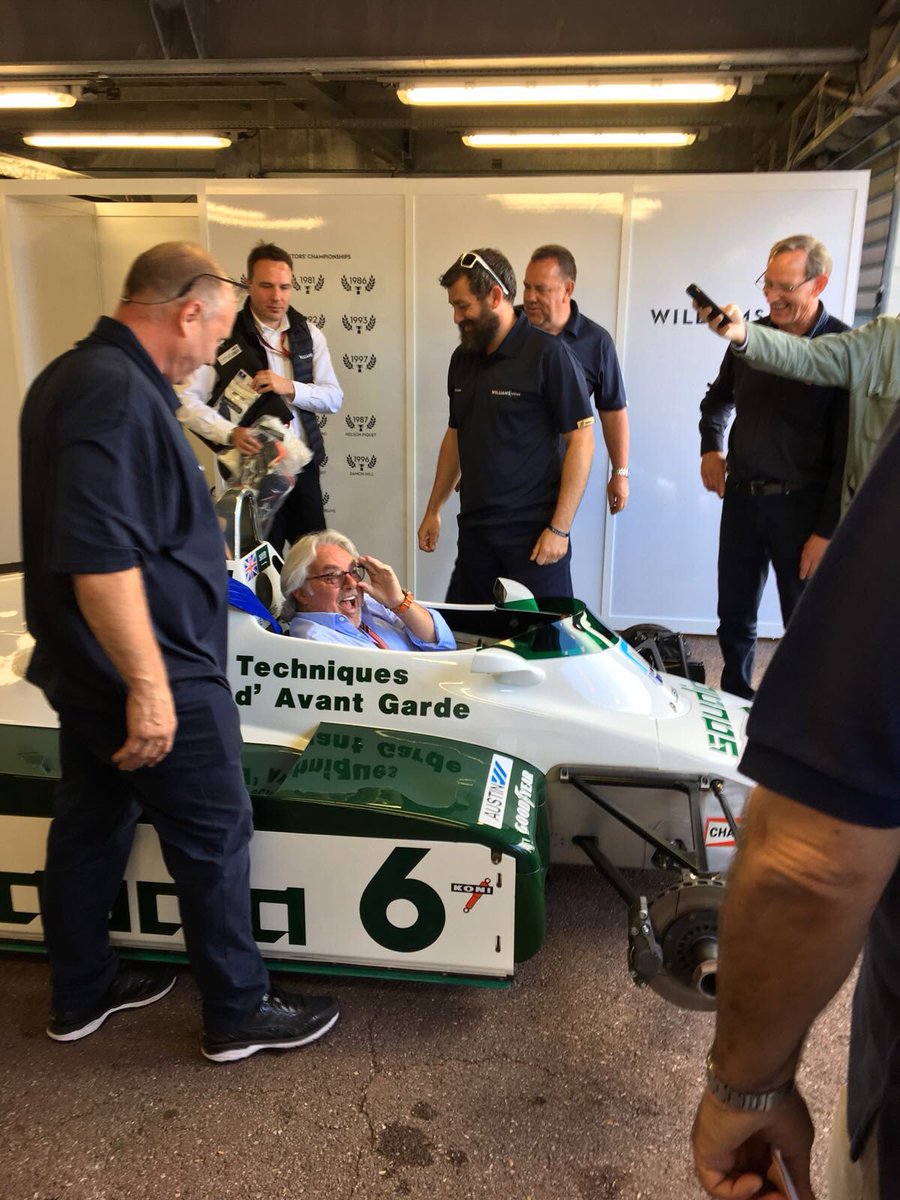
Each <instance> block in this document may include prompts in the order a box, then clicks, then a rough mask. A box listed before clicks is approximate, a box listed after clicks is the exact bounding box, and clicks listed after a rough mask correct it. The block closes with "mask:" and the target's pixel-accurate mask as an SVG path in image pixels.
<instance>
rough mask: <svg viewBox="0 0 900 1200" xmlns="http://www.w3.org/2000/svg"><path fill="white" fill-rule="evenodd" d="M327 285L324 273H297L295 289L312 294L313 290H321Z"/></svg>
mask: <svg viewBox="0 0 900 1200" xmlns="http://www.w3.org/2000/svg"><path fill="white" fill-rule="evenodd" d="M324 286H325V276H324V275H295V276H294V291H295V292H303V293H304V294H305V295H307V296H311V295H312V293H313V292H321V290H322V288H323V287H324Z"/></svg>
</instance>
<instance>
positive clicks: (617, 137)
mask: <svg viewBox="0 0 900 1200" xmlns="http://www.w3.org/2000/svg"><path fill="white" fill-rule="evenodd" d="M696 138H697V135H696V133H688V132H687V131H682V130H673V129H649V130H629V129H610V130H578V129H562V130H552V129H551V130H546V129H545V130H540V129H535V130H531V131H522V132H516V133H465V134H463V139H462V140H463V142H464V143H465V144H466V145H467V146H474V147H475V148H476V149H482V150H516V149H519V150H533V149H536V148H538V147H540V148H542V149H547V150H553V149H556V150H572V149H577V148H579V147H591V146H607V147H617V146H619V147H621V146H690V145H691V143H692V142H694V141H696Z"/></svg>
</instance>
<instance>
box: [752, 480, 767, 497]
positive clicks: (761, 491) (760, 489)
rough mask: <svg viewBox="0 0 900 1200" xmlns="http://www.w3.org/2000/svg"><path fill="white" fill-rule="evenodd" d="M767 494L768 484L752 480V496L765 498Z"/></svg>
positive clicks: (763, 481)
mask: <svg viewBox="0 0 900 1200" xmlns="http://www.w3.org/2000/svg"><path fill="white" fill-rule="evenodd" d="M765 494H766V482H765V480H764V479H751V480H750V495H751V496H764V495H765Z"/></svg>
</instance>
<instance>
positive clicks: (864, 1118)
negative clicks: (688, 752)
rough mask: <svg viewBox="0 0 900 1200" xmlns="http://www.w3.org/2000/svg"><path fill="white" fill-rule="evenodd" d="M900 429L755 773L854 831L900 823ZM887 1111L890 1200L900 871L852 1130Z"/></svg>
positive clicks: (867, 985) (757, 717)
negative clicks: (899, 515)
mask: <svg viewBox="0 0 900 1200" xmlns="http://www.w3.org/2000/svg"><path fill="white" fill-rule="evenodd" d="M898 507H900V426H897V427H895V428H894V430H893V433H892V434H889V435H888V437H887V439H886V440H885V441H884V443H883V445H882V449H881V451H880V452H879V454H878V455H877V456H876V458H875V459H874V461H873V464H872V469H871V471H870V472H869V475H868V476H867V478H866V479H865V481H864V482H863V485H862V487H861V488H860V489H859V491H858V492H857V494H856V496H855V498H854V500H853V503H852V504H851V505H850V507H849V509H848V510H847V515H846V516H845V517H844V519H843V520H842V521H841V523H840V525H839V526H838V528H837V531H836V533H835V535H834V539H833V541H832V543H831V545H830V546H829V548H828V553H827V554H826V555H825V557H824V558H823V559H822V562H821V565H820V566H819V567H818V568H817V569H816V573H815V575H814V576H813V578H812V579H811V580H810V582H809V585H808V586H807V589H806V591H805V592H804V594H803V600H802V602H801V603H800V605H799V607H798V608H797V611H796V613H795V614H794V616H793V617H792V618H791V623H790V625H789V626H788V628H787V630H786V632H785V635H784V640H783V641H782V643H781V645H780V646H779V648H778V653H777V654H776V655H775V657H774V658H773V659H772V662H771V664H770V666H769V667H768V668H767V670H766V674H765V678H764V679H763V681H762V685H761V686H760V689H759V692H758V693H757V696H756V699H755V700H754V702H753V708H752V709H751V711H750V718H749V721H748V724H747V737H748V741H747V748H746V750H745V751H744V757H743V759H742V760H741V770H742V771H743V772H744V773H745V774H746V775H749V776H750V778H751V779H756V780H758V781H759V782H760V783H762V784H764V785H765V786H766V787H768V788H771V789H772V790H774V791H776V792H780V793H781V794H782V795H784V796H789V797H790V798H791V799H792V800H796V801H797V802H798V803H800V804H805V805H807V806H808V807H810V808H814V809H817V810H818V811H819V812H823V813H826V814H830V815H832V816H835V817H837V818H838V819H839V820H841V821H846V822H848V823H849V824H851V825H862V826H867V827H868V828H870V829H896V828H897V827H898V826H900V671H898V669H897V650H896V639H897V631H896V623H897V622H896V614H897V610H898V607H900V539H898V537H897V526H896V520H897V517H896V514H897V510H898ZM879 1112H880V1126H879V1129H880V1137H879V1158H880V1175H881V1196H882V1197H883V1200H888V1197H893V1196H894V1195H895V1194H896V1187H897V1179H898V1178H900V1141H898V1139H897V1137H896V1131H897V1129H898V1128H900V867H898V868H897V870H896V871H895V872H894V876H893V878H892V879H891V881H890V882H889V883H888V885H887V887H886V888H885V890H884V892H883V894H882V896H881V899H880V901H879V903H878V907H877V908H876V909H875V912H874V913H873V915H872V919H871V921H870V924H869V932H868V939H867V941H866V949H865V954H864V956H863V962H862V966H861V968H860V972H859V980H858V983H857V987H856V993H855V995H854V999H853V1024H852V1029H851V1035H850V1069H849V1077H848V1107H847V1127H848V1129H849V1132H850V1152H851V1155H852V1156H854V1157H855V1156H856V1155H857V1154H858V1153H859V1151H860V1149H861V1147H862V1145H863V1142H864V1140H865V1137H866V1134H867V1133H868V1131H869V1129H870V1128H871V1123H872V1120H873V1119H874V1117H875V1115H876V1113H879Z"/></svg>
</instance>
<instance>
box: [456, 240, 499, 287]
mask: <svg viewBox="0 0 900 1200" xmlns="http://www.w3.org/2000/svg"><path fill="white" fill-rule="evenodd" d="M458 265H459V266H461V267H463V268H464V269H465V270H466V271H471V270H472V268H473V267H484V269H485V271H487V273H488V275H490V277H491V279H493V280H495V281H496V283H497V286H498V287H499V288H500V291H501V292H502V293H503V295H504V296H508V295H509V288H508V287H507V286H506V284H505V283H504V282H503V280H502V279H501V278H500V276H499V275H498V274H497V272H496V271H495V270H494V269H493V268H492V267H489V266H488V265H487V263H486V262H485V261H484V259H483V258H482V257H481V255H480V254H476V253H475V251H474V250H467V251H466V253H465V254H461V255H460V256H459V263H458Z"/></svg>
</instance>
